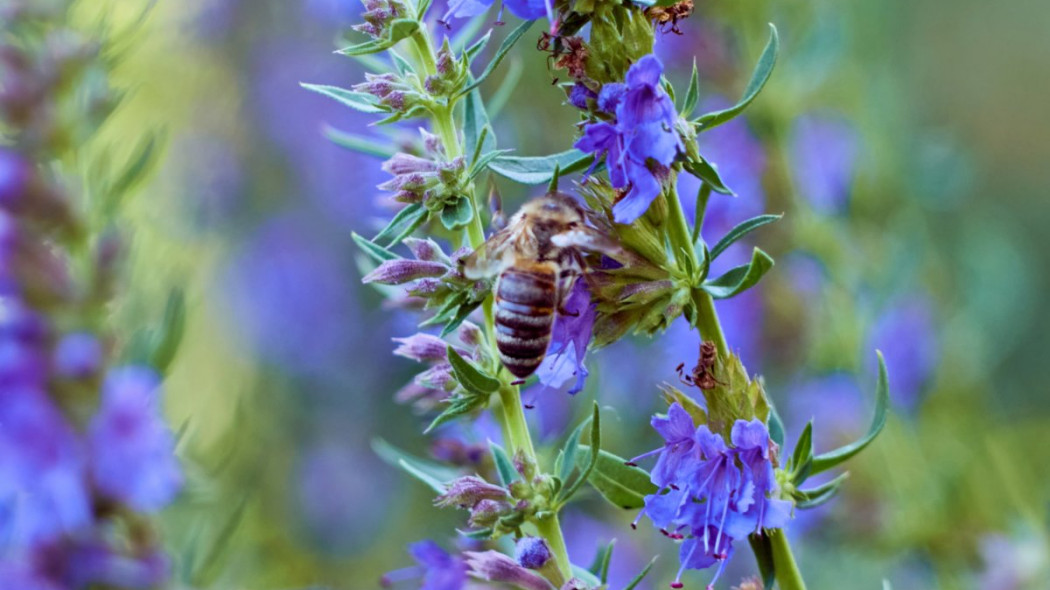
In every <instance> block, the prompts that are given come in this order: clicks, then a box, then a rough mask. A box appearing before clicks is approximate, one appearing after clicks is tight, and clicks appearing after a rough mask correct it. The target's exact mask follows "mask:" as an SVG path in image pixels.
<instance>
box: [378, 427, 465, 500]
mask: <svg viewBox="0 0 1050 590" xmlns="http://www.w3.org/2000/svg"><path fill="white" fill-rule="evenodd" d="M372 450H373V451H375V454H376V455H378V456H379V458H380V459H382V460H383V461H384V462H386V463H387V464H389V465H392V466H394V467H397V468H400V469H405V471H406V472H408V473H409V474H411V475H412V476H413V477H416V478H417V479H419V480H420V481H422V482H423V483H425V484H427V485H428V486H430V487H431V489H433V490H434V491H435V492H437V493H439V494H444V493H445V485H444V484H445V482H448V481H452V480H453V479H456V478H457V477H459V476H460V475H462V474H461V473H460V472H458V471H456V470H455V469H452V468H450V467H448V466H445V465H442V464H440V463H435V462H434V461H429V460H427V459H421V458H419V457H416V456H415V455H412V454H411V453H407V452H405V451H402V450H401V449H399V448H397V447H395V446H394V445H392V444H390V443H388V442H386V441H385V440H383V439H381V438H373V439H372ZM406 465H407V466H409V467H410V468H411V469H406V468H405V466H406Z"/></svg>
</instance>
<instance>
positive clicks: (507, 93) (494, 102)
mask: <svg viewBox="0 0 1050 590" xmlns="http://www.w3.org/2000/svg"><path fill="white" fill-rule="evenodd" d="M524 70H525V68H524V67H523V66H522V65H521V60H520V59H511V60H510V64H508V66H507V73H506V74H505V75H504V76H503V80H502V81H500V83H499V86H497V87H496V91H495V92H493V93H492V96H490V97H489V100H488V111H489V116H491V117H498V116H499V114H500V113H501V112H503V107H505V106H507V101H508V100H510V97H511V95H512V94H514V89H515V88H517V86H518V82H519V81H520V80H521V73H522V72H523V71H524Z"/></svg>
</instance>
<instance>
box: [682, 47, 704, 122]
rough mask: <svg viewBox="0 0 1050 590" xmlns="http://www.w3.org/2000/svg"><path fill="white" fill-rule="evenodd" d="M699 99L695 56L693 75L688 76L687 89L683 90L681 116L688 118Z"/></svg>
mask: <svg viewBox="0 0 1050 590" xmlns="http://www.w3.org/2000/svg"><path fill="white" fill-rule="evenodd" d="M699 100H700V74H699V73H698V72H697V71H696V58H695V57H694V58H693V75H692V76H691V77H690V78H689V89H688V90H686V92H685V99H684V100H683V101H682V108H681V112H682V116H683V117H685V118H686V119H688V118H689V117H690V115H692V114H693V110H694V109H696V103H697V102H698V101H699Z"/></svg>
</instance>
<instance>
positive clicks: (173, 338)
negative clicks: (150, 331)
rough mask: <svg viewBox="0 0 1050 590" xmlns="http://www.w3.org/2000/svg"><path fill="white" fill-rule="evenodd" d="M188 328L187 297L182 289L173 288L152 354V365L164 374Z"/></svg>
mask: <svg viewBox="0 0 1050 590" xmlns="http://www.w3.org/2000/svg"><path fill="white" fill-rule="evenodd" d="M185 328H186V297H185V295H184V294H183V292H182V289H172V291H171V293H170V294H168V303H167V305H165V306H164V320H163V322H162V323H161V325H160V331H159V332H158V333H157V335H156V339H155V340H154V343H155V344H154V347H153V352H152V354H150V365H152V366H153V368H154V369H156V370H157V371H158V372H159V373H161V374H162V375H163V374H164V373H165V372H166V371H167V370H168V367H169V366H170V365H171V361H172V360H174V359H175V353H176V352H178V350H179V344H180V343H182V335H183V333H184V331H185Z"/></svg>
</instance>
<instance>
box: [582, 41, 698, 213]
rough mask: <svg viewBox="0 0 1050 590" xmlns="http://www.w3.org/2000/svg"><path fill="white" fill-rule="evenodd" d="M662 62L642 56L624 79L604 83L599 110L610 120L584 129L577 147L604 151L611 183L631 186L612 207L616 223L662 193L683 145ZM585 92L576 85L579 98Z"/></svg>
mask: <svg viewBox="0 0 1050 590" xmlns="http://www.w3.org/2000/svg"><path fill="white" fill-rule="evenodd" d="M661 75H663V64H662V63H661V62H660V60H659V58H657V57H656V56H654V55H648V56H646V57H643V58H642V59H640V60H638V61H637V62H636V63H635V64H634V65H632V66H631V68H630V69H629V70H628V71H627V80H626V83H611V84H605V85H604V86H602V89H601V91H600V92H599V93H598V97H597V108H598V111H599V112H600V113H601V114H603V115H606V116H613V117H614V118H613V120H612V121H595V122H593V123H589V124H588V125H587V126H586V127H584V130H583V136H582V137H581V138H580V139H579V140H578V141H577V142H576V147H577V148H578V149H580V150H581V151H584V152H589V153H593V154H595V155H596V156H598V157H601V156H605V163H606V166H607V167H608V169H609V180H610V182H612V186H613V187H614V188H617V189H622V188H625V187H628V186H630V191H629V192H628V193H627V194H626V195H625V196H624V197H623V198H622V199H621V200H620V201H619V202H618V203H616V206H615V207H613V214H614V216H615V219H616V221H617V223H632V222H633V221H635V220H636V219H638V218H639V217H641V216H642V214H643V213H645V211H646V210H647V209H648V208H649V205H650V203H652V202H653V200H654V199H655V198H656V197H657V196H658V195H659V194H660V191H661V187H662V183H663V181H664V180H665V179H666V178H668V176H669V175H670V166H671V164H672V163H673V162H674V160H675V158H676V157H677V156H678V155H679V154H680V153H682V152H683V151H684V149H685V148H684V146H683V144H682V139H681V138H680V137H679V136H678V133H677V131H675V122H676V121H677V119H678V112H677V111H676V110H675V107H674V103H673V102H672V101H671V97H670V96H668V95H667V92H666V91H665V90H664V89H663V88H662V87H661V86H660V76H661ZM586 92H588V91H577V92H576V98H575V99H574V100H573V102H574V104H576V103H585V99H586Z"/></svg>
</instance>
